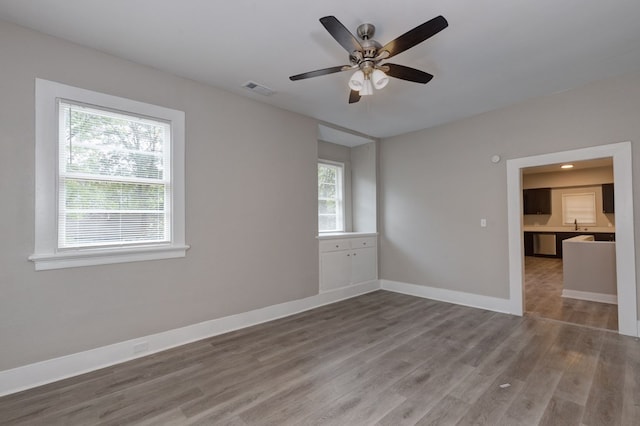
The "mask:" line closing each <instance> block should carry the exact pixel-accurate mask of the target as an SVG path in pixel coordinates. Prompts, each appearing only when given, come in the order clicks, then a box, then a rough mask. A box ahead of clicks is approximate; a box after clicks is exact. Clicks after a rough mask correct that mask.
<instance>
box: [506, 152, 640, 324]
mask: <svg viewBox="0 0 640 426" xmlns="http://www.w3.org/2000/svg"><path fill="white" fill-rule="evenodd" d="M605 157H612V158H613V168H614V181H615V191H616V199H615V210H616V247H617V250H616V254H617V255H616V274H617V283H616V285H617V294H618V301H619V303H618V330H619V333H620V334H624V335H629V336H638V320H637V296H636V273H635V241H634V224H633V182H632V179H631V168H632V167H631V142H621V143H615V144H610V145H600V146H596V147H590V148H583V149H577V150H572V151H564V152H557V153H550V154H542V155H536V156H532V157H524V158H518V159H512V160H508V161H507V191H508V195H507V204H508V232H509V300H510V306H511V312H512V313H514V314H516V315H522V314H523V311H524V297H523V286H524V250H523V246H524V244H523V219H522V212H523V210H522V209H523V206H522V189H523V188H522V169H524V168H527V167H535V166H544V165H548V164H556V163H563V162H569V161H583V160H593V159H598V158H605Z"/></svg>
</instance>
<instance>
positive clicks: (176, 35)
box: [0, 0, 640, 137]
mask: <svg viewBox="0 0 640 426" xmlns="http://www.w3.org/2000/svg"><path fill="white" fill-rule="evenodd" d="M326 15H334V16H336V17H337V18H338V19H339V20H340V21H341V22H342V23H343V24H344V25H345V26H346V27H347V28H348V29H350V30H351V31H352V32H354V33H355V29H356V27H357V26H358V25H359V24H361V23H363V22H370V23H373V24H374V25H375V26H376V28H377V31H376V37H375V38H376V39H377V40H378V41H379V42H381V43H382V44H385V43H387V42H388V41H390V40H391V39H393V38H395V37H397V36H399V35H400V34H403V33H404V32H406V31H408V30H409V29H411V28H413V27H415V26H417V25H419V24H421V23H423V22H425V21H427V20H429V19H431V18H433V17H435V16H437V15H443V16H444V17H445V18H446V19H447V20H448V21H449V28H446V29H445V30H444V31H442V32H441V33H439V34H437V35H435V36H434V37H432V38H431V39H429V40H427V41H426V42H424V43H422V44H420V45H418V46H416V47H414V48H413V49H411V50H409V51H406V52H404V53H402V54H399V55H398V56H396V57H394V58H393V60H392V61H393V62H394V63H399V64H402V65H406V66H410V67H414V68H418V69H421V70H424V71H426V72H429V73H431V74H434V75H435V78H434V79H433V80H432V81H431V82H430V83H428V84H427V85H421V84H416V83H410V82H405V81H402V80H397V79H392V81H391V82H390V83H389V85H388V86H387V87H386V88H384V89H383V90H380V91H377V92H376V93H375V94H374V95H373V96H368V97H364V98H363V99H362V101H360V102H359V103H357V104H353V105H349V104H348V103H347V98H348V88H347V79H348V77H349V74H350V73H348V72H344V73H337V74H332V75H326V76H322V77H317V78H313V79H308V80H301V81H295V82H292V81H290V80H289V78H288V77H289V76H290V75H293V74H298V73H302V72H306V71H312V70H315V69H319V68H327V67H330V66H335V65H342V64H346V63H348V56H347V53H346V51H344V50H343V49H342V47H341V46H340V45H339V44H338V43H337V42H336V41H335V40H334V39H333V38H332V37H331V36H330V35H329V33H327V31H326V30H325V29H324V27H323V26H322V25H321V24H320V22H319V21H318V19H319V18H320V17H322V16H326ZM639 18H640V1H638V0H613V1H604V0H562V1H558V0H535V1H532V0H458V1H453V0H430V1H424V0H396V1H393V2H391V1H389V0H384V1H382V0H348V1H345V0H322V1H300V0H270V1H266V0H262V1H261V0H233V1H227V2H222V1H215V0H174V1H170V0H135V1H132V0H109V1H88V0H26V1H25V0H0V19H3V20H7V21H11V22H15V23H18V24H21V25H24V26H27V27H30V28H34V29H36V30H38V31H42V32H44V33H48V34H52V35H55V36H58V37H62V38H65V39H68V40H71V41H74V42H76V43H79V44H83V45H86V46H90V47H93V48H96V49H99V50H102V51H105V52H108V53H111V54H114V55H117V56H120V57H123V58H127V59H130V60H132V61H135V62H138V63H142V64H147V65H150V66H153V67H155V68H159V69H162V70H166V71H169V72H171V73H174V74H177V75H181V76H185V77H188V78H191V79H194V80H198V81H201V82H204V83H207V84H210V85H212V86H216V87H219V88H222V89H225V90H228V91H230V92H234V93H237V94H239V95H242V96H247V97H250V98H254V99H256V100H259V101H261V102H266V103H269V104H272V105H276V106H279V107H281V108H284V109H288V110H291V111H296V112H299V113H302V114H305V115H308V116H311V117H314V118H317V119H318V120H321V121H324V122H326V123H333V124H335V125H337V126H340V127H343V128H347V129H352V130H354V131H356V132H359V133H363V134H366V135H370V136H373V137H388V136H393V135H397V134H402V133H406V132H410V131H414V130H419V129H423V128H427V127H431V126H435V125H438V124H442V123H446V122H450V121H453V120H456V119H460V118H463V117H468V116H471V115H475V114H478V113H481V112H484V111H489V110H492V109H496V108H500V107H504V106H507V105H509V104H512V103H515V102H519V101H522V100H524V99H527V98H531V97H535V96H541V95H546V94H550V93H554V92H558V91H562V90H566V89H568V88H572V87H576V86H579V85H582V84H585V83H587V82H590V81H595V80H599V79H603V78H606V77H610V76H614V75H619V74H624V73H629V72H636V71H640V24H638V19H639ZM249 80H252V81H255V82H257V83H260V84H263V85H265V86H267V87H269V88H271V89H274V90H275V91H276V93H275V94H273V95H271V96H269V97H264V96H262V95H259V94H255V93H253V92H250V91H248V90H247V89H244V88H242V87H241V85H242V84H243V83H245V82H247V81H249Z"/></svg>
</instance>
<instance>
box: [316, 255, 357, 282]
mask: <svg viewBox="0 0 640 426" xmlns="http://www.w3.org/2000/svg"><path fill="white" fill-rule="evenodd" d="M351 253H352V250H343V251H333V252H328V253H321V254H320V290H321V291H326V290H333V289H334V288H340V287H344V286H347V285H349V284H350V283H351Z"/></svg>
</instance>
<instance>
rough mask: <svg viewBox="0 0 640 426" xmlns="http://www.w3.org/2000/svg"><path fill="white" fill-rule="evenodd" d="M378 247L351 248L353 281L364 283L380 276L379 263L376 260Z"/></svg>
mask: <svg viewBox="0 0 640 426" xmlns="http://www.w3.org/2000/svg"><path fill="white" fill-rule="evenodd" d="M376 255H377V253H376V248H375V247H369V248H361V249H357V250H351V264H352V266H353V267H352V270H351V282H352V283H354V284H355V283H362V282H365V281H371V280H375V279H377V278H378V265H377V262H376Z"/></svg>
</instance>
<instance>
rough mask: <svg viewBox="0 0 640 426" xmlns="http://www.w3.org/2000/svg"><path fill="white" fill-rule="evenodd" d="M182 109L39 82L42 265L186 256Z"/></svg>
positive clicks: (38, 259) (38, 246)
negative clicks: (176, 109)
mask: <svg viewBox="0 0 640 426" xmlns="http://www.w3.org/2000/svg"><path fill="white" fill-rule="evenodd" d="M186 248H187V247H186V246H185V245H184V113H182V112H180V111H175V110H170V109H167V108H163V107H157V106H154V105H149V104H144V103H140V102H135V101H131V100H128V99H123V98H118V97H114V96H109V95H104V94H100V93H96V92H91V91H87V90H83V89H78V88H74V87H70V86H65V85H62V84H58V83H53V82H49V81H45V80H37V81H36V250H35V253H34V255H33V256H31V260H33V261H35V262H36V269H53V268H61V267H71V266H84V265H93V264H103V263H116V262H127V261H135V260H148V259H159V258H169V257H180V256H184V253H185V250H186Z"/></svg>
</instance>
